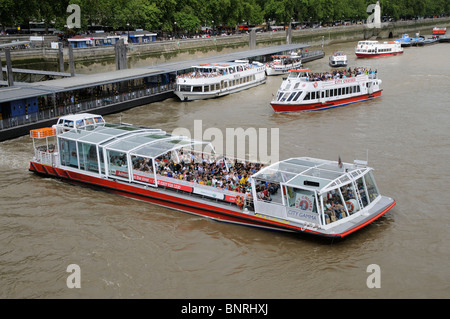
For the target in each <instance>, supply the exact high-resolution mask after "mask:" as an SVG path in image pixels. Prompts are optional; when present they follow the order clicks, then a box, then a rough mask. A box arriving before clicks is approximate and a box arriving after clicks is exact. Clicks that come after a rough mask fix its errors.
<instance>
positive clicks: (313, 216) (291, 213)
mask: <svg viewBox="0 0 450 319" xmlns="http://www.w3.org/2000/svg"><path fill="white" fill-rule="evenodd" d="M287 214H288V216H290V217H292V218H296V219H303V220H310V221H312V222H315V223H317V222H318V220H317V214H308V213H305V212H302V211H300V210H293V209H289V210H288V212H287Z"/></svg>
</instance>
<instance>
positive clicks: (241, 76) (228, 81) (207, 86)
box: [175, 60, 266, 101]
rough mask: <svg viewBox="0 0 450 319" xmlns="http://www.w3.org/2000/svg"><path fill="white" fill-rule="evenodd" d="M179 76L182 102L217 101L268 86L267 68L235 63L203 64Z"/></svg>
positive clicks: (179, 94) (178, 91) (258, 65)
mask: <svg viewBox="0 0 450 319" xmlns="http://www.w3.org/2000/svg"><path fill="white" fill-rule="evenodd" d="M192 68H193V71H192V72H189V73H186V74H181V75H178V76H177V85H176V89H175V94H176V95H177V96H178V97H179V98H180V100H181V101H193V100H202V99H209V98H215V97H219V96H224V95H228V94H231V93H236V92H239V91H242V90H245V89H248V88H251V87H254V86H257V85H260V84H263V83H265V82H266V74H265V67H264V64H262V63H259V62H256V61H254V62H253V63H249V61H244V60H236V61H234V62H224V63H212V64H211V63H204V64H200V65H195V66H193V67H192Z"/></svg>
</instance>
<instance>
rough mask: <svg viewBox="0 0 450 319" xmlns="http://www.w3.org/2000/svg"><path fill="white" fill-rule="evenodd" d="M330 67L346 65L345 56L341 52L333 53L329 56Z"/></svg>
mask: <svg viewBox="0 0 450 319" xmlns="http://www.w3.org/2000/svg"><path fill="white" fill-rule="evenodd" d="M329 64H330V66H332V67H344V66H347V64H348V59H347V55H346V54H345V53H344V52H342V51H335V52H333V54H332V55H330V61H329Z"/></svg>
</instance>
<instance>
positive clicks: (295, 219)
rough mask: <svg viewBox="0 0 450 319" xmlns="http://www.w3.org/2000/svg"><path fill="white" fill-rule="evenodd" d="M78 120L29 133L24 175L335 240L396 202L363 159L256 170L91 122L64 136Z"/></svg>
mask: <svg viewBox="0 0 450 319" xmlns="http://www.w3.org/2000/svg"><path fill="white" fill-rule="evenodd" d="M79 116H80V115H77V117H75V116H74V117H71V116H66V117H64V118H63V119H62V122H61V123H58V124H57V125H56V126H55V127H52V128H45V129H40V130H32V131H31V132H30V135H31V137H32V138H33V145H34V147H35V155H34V157H33V159H32V160H31V161H30V171H32V172H35V173H38V174H40V175H44V176H50V177H57V178H61V179H63V180H68V181H70V182H77V183H84V184H86V185H89V186H96V187H99V188H101V189H103V190H106V191H110V192H112V193H115V194H121V195H124V196H128V197H132V198H136V199H141V200H144V201H148V202H151V203H154V204H158V205H161V206H164V207H168V208H172V209H176V210H180V211H183V212H187V213H191V214H196V215H199V216H203V217H207V218H211V219H214V220H218V221H224V222H230V223H236V224H242V225H246V226H254V227H261V228H267V229H273V230H281V231H289V232H304V233H310V234H315V235H321V236H326V237H333V238H336V237H337V238H342V237H345V236H347V235H349V234H351V233H352V232H354V231H356V230H358V229H360V228H362V227H364V226H366V225H368V224H370V223H371V222H373V221H374V220H376V219H377V218H379V217H380V216H382V215H383V214H385V213H386V212H387V211H389V209H391V208H392V207H393V206H394V205H395V201H394V200H393V199H391V198H389V197H385V196H382V195H381V194H380V192H379V190H378V187H377V185H376V183H375V179H374V175H373V169H372V168H370V167H368V166H367V163H364V162H361V161H355V162H354V163H343V162H341V160H340V159H339V161H328V160H321V159H315V158H308V157H299V158H290V159H287V160H284V161H280V162H277V163H274V164H271V165H263V164H261V163H254V162H249V161H239V160H237V159H233V158H227V157H224V156H221V155H219V154H216V153H215V152H214V148H213V147H212V145H211V143H210V142H205V141H197V140H193V139H191V138H188V137H184V136H176V135H172V134H169V133H167V132H165V131H163V130H160V129H150V128H143V127H136V126H133V125H130V124H123V123H122V124H111V123H105V122H104V121H103V120H102V119H99V121H98V122H97V124H93V125H84V126H79V127H78V128H75V127H74V128H72V129H70V130H67V126H64V123H65V122H67V123H69V122H70V121H72V122H73V121H76V120H77V119H79ZM81 117H83V115H81ZM95 117H99V116H94V117H93V116H91V115H87V116H86V117H85V118H88V119H89V118H90V119H93V118H95ZM100 118H101V117H100ZM60 124H62V125H60ZM52 143H53V144H52Z"/></svg>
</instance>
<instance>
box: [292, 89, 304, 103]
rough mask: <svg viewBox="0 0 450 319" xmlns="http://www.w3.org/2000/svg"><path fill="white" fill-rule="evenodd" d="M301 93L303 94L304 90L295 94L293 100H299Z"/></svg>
mask: <svg viewBox="0 0 450 319" xmlns="http://www.w3.org/2000/svg"><path fill="white" fill-rule="evenodd" d="M300 95H302V91H299V92H298V93H297V95H296V96H295V98H294V99H293V101H297V100H298V98H299V97H300Z"/></svg>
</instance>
